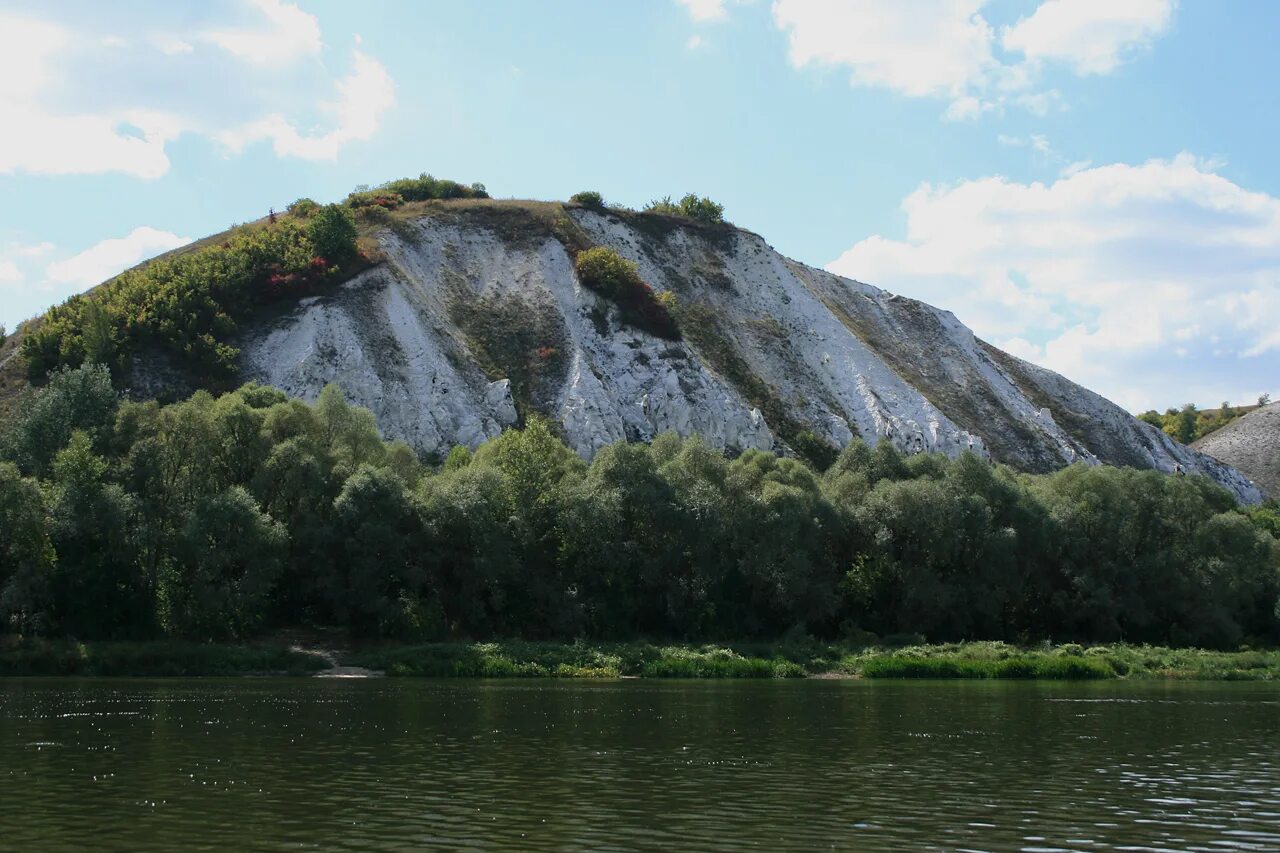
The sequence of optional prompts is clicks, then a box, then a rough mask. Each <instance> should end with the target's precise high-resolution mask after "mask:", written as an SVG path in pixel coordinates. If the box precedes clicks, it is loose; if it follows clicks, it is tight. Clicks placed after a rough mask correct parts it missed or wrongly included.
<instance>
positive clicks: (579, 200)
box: [569, 190, 604, 210]
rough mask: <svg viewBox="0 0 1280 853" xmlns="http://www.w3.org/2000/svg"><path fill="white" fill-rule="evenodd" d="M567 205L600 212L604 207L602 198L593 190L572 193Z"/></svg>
mask: <svg viewBox="0 0 1280 853" xmlns="http://www.w3.org/2000/svg"><path fill="white" fill-rule="evenodd" d="M569 203H570V204H577V205H581V206H582V207H589V208H591V209H593V210H600V209H602V208H603V207H604V196H602V195H600V193H598V192H596V191H595V190H583V191H582V192H580V193H574V194H573V195H571V196H569Z"/></svg>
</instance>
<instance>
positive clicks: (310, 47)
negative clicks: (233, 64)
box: [202, 0, 324, 65]
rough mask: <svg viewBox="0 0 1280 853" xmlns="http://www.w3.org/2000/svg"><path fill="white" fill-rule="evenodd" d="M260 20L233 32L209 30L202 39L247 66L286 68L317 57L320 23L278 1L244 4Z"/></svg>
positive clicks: (320, 46)
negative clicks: (250, 64)
mask: <svg viewBox="0 0 1280 853" xmlns="http://www.w3.org/2000/svg"><path fill="white" fill-rule="evenodd" d="M248 2H249V4H250V5H251V6H253V7H254V8H255V9H256V10H257V11H258V13H259V14H260V15H261V18H262V20H261V21H260V22H255V23H254V24H253V25H250V26H246V27H237V28H226V29H213V30H209V31H208V32H205V33H204V34H203V36H202V37H203V38H204V39H206V40H207V41H210V42H212V43H213V44H216V45H217V46H218V47H220V48H222V49H223V50H225V51H227V52H228V53H230V54H233V55H235V56H237V57H239V58H241V59H243V60H246V61H248V62H253V63H257V64H260V65H286V64H288V63H290V62H294V61H296V60H298V59H300V58H302V57H307V56H317V55H319V53H320V50H321V49H322V48H323V47H324V43H323V42H322V41H321V40H320V22H319V21H317V20H316V17H315V15H310V14H307V13H306V12H304V11H302V10H301V9H299V8H298V7H297V6H295V5H294V4H292V3H284V2H281V0H248Z"/></svg>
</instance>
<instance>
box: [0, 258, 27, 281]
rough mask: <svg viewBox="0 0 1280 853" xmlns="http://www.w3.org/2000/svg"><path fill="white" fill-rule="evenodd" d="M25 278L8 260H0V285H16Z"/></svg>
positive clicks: (16, 266) (15, 265)
mask: <svg viewBox="0 0 1280 853" xmlns="http://www.w3.org/2000/svg"><path fill="white" fill-rule="evenodd" d="M23 278H25V276H23V274H22V270H20V269H18V265H17V264H15V263H14V262H13V261H11V260H9V259H8V258H0V284H16V283H17V282H20V281H22V279H23Z"/></svg>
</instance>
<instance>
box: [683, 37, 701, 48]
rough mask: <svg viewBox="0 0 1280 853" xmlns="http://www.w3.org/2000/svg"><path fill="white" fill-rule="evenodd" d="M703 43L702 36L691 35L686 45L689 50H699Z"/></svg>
mask: <svg viewBox="0 0 1280 853" xmlns="http://www.w3.org/2000/svg"><path fill="white" fill-rule="evenodd" d="M702 44H703V42H702V36H689V40H688V41H687V42H685V44H684V46H685V47H686V48H688V49H689V50H697V49H698V48H700V47H702Z"/></svg>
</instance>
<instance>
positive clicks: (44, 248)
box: [9, 241, 57, 258]
mask: <svg viewBox="0 0 1280 853" xmlns="http://www.w3.org/2000/svg"><path fill="white" fill-rule="evenodd" d="M55 248H57V247H56V246H54V245H53V244H52V243H50V242H48V241H45V242H43V243H33V244H31V245H29V246H25V245H21V244H18V245H14V246H11V247H10V248H9V254H11V255H14V256H16V257H19V258H36V257H39V256H40V255H47V254H49V253H50V252H52V251H53V250H54V249H55Z"/></svg>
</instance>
